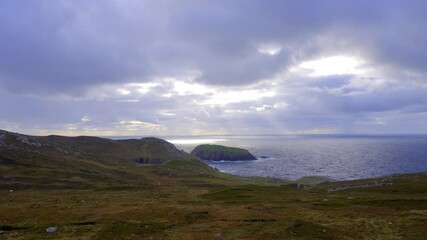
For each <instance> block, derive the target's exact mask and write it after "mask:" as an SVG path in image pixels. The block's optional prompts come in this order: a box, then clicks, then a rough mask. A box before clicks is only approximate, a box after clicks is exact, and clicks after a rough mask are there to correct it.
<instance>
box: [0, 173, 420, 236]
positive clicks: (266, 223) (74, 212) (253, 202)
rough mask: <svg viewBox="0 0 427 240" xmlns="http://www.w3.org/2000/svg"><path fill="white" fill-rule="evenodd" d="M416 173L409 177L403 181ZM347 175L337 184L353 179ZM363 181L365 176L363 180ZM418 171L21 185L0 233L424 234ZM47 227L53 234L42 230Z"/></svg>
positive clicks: (5, 195)
mask: <svg viewBox="0 0 427 240" xmlns="http://www.w3.org/2000/svg"><path fill="white" fill-rule="evenodd" d="M411 179H416V181H415V182H412V181H410V180H411ZM361 181H362V180H359V181H349V182H346V183H345V184H349V183H350V184H360V182H361ZM366 181H367V180H366ZM423 182H424V183H425V182H427V175H426V174H425V173H419V174H410V175H402V176H395V177H394V178H393V183H395V184H393V185H390V186H384V187H380V188H371V189H354V190H344V191H341V192H335V193H328V192H327V191H325V189H327V188H329V187H333V186H337V185H339V184H340V182H334V183H323V184H320V185H316V186H312V187H309V188H305V189H296V188H294V187H291V186H258V185H235V186H232V185H229V186H225V185H221V184H218V180H217V179H216V180H214V181H212V182H209V181H205V184H206V185H209V184H212V185H211V186H196V187H195V186H193V185H191V184H190V185H189V184H186V182H181V181H173V182H170V183H169V184H165V185H160V186H152V187H146V188H126V187H123V188H115V189H104V188H96V189H80V190H78V189H77V190H72V189H57V190H37V189H23V190H16V191H14V192H9V191H8V190H7V189H2V190H0V191H1V194H0V196H1V197H0V216H2V218H0V226H2V227H1V228H0V229H1V230H0V231H2V233H1V235H0V236H1V238H2V239H106V238H108V239H141V238H142V239H150V238H152V239H199V238H203V239H216V237H215V234H217V233H221V237H222V239H425V238H426V237H427V229H426V228H425V224H426V223H427V195H426V194H425V191H426V188H427V187H426V184H422V183H423ZM49 226H57V227H58V232H56V233H46V232H45V229H46V228H47V227H49Z"/></svg>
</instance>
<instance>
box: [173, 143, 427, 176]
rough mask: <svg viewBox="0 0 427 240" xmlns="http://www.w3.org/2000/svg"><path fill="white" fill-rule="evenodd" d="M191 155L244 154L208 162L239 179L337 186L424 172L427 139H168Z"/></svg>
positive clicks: (426, 162)
mask: <svg viewBox="0 0 427 240" xmlns="http://www.w3.org/2000/svg"><path fill="white" fill-rule="evenodd" d="M166 140H168V141H169V142H171V143H173V144H175V145H176V146H177V147H178V148H179V149H183V150H185V151H187V152H190V151H191V150H192V149H194V147H196V146H197V145H199V144H204V143H208V144H209V143H210V144H220V145H225V146H230V147H240V148H245V149H248V150H249V151H250V152H251V153H252V154H254V155H255V156H256V157H258V160H254V161H238V162H230V161H220V162H215V161H206V163H207V164H208V165H210V166H212V167H215V168H217V169H219V170H220V171H222V172H227V173H232V174H236V175H241V176H264V177H267V176H268V177H274V178H286V179H292V180H295V179H298V178H300V177H303V176H325V177H330V178H333V179H337V180H347V179H360V178H370V177H379V176H383V175H388V174H394V173H409V172H420V171H427V136H426V135H411V136H362V135H357V136H356V135H294V136H290V135H286V136H200V137H167V138H166Z"/></svg>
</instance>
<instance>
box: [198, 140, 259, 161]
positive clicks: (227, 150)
mask: <svg viewBox="0 0 427 240" xmlns="http://www.w3.org/2000/svg"><path fill="white" fill-rule="evenodd" d="M191 154H192V155H194V156H196V157H198V158H200V159H202V160H210V161H223V160H224V161H246V160H256V159H257V158H256V157H255V156H254V155H252V154H251V153H250V152H249V151H248V150H246V149H243V148H234V147H226V146H221V145H212V144H203V145H199V146H197V147H196V148H194V149H193V151H191Z"/></svg>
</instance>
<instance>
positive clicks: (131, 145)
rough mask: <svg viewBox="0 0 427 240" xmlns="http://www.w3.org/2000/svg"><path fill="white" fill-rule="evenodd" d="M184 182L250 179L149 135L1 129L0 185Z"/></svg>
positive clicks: (93, 184) (58, 185) (241, 181)
mask: <svg viewBox="0 0 427 240" xmlns="http://www.w3.org/2000/svg"><path fill="white" fill-rule="evenodd" d="M190 179H191V180H190ZM231 179H233V181H231ZM186 181H193V182H195V183H197V182H199V183H200V184H203V182H204V181H209V182H215V181H217V182H218V183H221V184H235V183H239V184H242V183H250V182H253V181H254V180H252V179H249V178H240V177H235V176H231V175H227V174H223V173H220V172H218V171H216V170H215V169H212V168H211V167H209V166H208V165H206V164H204V163H203V162H201V161H200V160H198V159H197V158H196V157H194V156H192V155H190V154H188V153H186V152H184V151H181V150H178V149H177V148H176V147H175V146H174V145H173V144H171V143H169V142H167V141H165V140H162V139H158V138H153V137H150V138H142V139H128V140H111V139H105V138H98V137H87V136H80V137H63V136H46V137H39V136H28V135H22V134H18V133H10V132H6V131H0V187H3V188H29V187H30V188H35V187H36V188H52V187H56V188H90V187H112V186H142V185H158V184H162V183H170V182H186ZM257 181H261V182H262V181H263V180H259V179H257ZM266 182H274V181H271V180H266Z"/></svg>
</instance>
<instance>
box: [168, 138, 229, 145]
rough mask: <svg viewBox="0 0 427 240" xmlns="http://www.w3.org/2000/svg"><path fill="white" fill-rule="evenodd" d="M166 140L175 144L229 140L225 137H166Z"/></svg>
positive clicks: (212, 142) (210, 142)
mask: <svg viewBox="0 0 427 240" xmlns="http://www.w3.org/2000/svg"><path fill="white" fill-rule="evenodd" d="M166 141H168V142H170V143H173V144H175V145H199V144H216V143H220V142H225V141H228V140H227V139H224V138H192V139H166Z"/></svg>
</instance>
